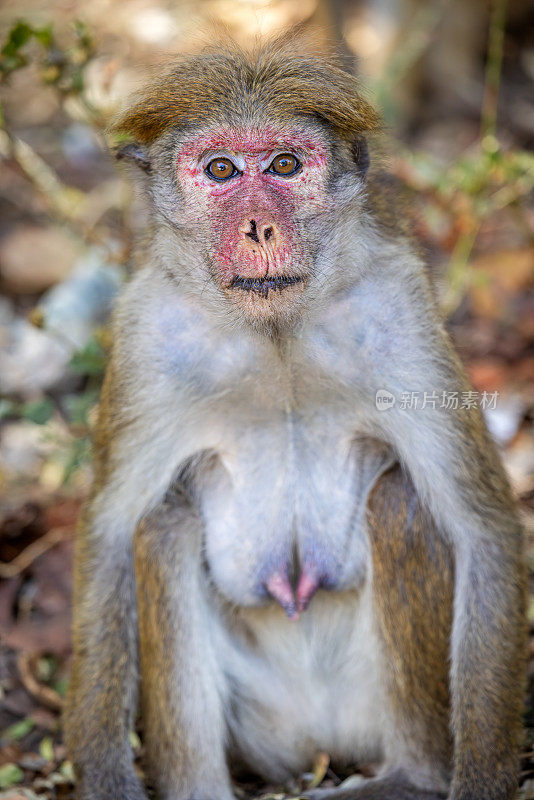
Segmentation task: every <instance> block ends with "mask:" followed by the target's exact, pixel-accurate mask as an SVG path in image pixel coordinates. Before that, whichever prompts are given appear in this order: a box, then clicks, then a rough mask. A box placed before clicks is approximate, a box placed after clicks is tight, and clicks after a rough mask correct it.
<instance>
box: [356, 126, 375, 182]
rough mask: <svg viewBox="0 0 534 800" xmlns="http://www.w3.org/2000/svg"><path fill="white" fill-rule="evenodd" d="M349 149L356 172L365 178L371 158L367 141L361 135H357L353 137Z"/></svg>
mask: <svg viewBox="0 0 534 800" xmlns="http://www.w3.org/2000/svg"><path fill="white" fill-rule="evenodd" d="M351 151H352V158H353V159H354V163H355V164H356V166H357V167H358V172H359V173H360V174H361V176H362V178H365V176H366V174H367V170H368V169H369V164H370V162H371V159H370V156H369V148H368V147H367V142H366V140H365V139H364V137H363V136H360V135H357V136H355V137H354V139H353V141H352V147H351Z"/></svg>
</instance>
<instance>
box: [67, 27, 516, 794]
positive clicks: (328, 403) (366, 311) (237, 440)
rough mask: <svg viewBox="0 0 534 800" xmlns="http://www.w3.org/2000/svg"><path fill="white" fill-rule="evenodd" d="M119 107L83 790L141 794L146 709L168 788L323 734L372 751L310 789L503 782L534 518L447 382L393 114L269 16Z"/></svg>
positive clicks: (79, 552)
mask: <svg viewBox="0 0 534 800" xmlns="http://www.w3.org/2000/svg"><path fill="white" fill-rule="evenodd" d="M114 130H115V131H117V132H120V134H121V137H122V138H121V143H120V144H119V147H118V150H117V157H118V158H120V159H122V160H123V161H124V162H126V163H127V164H129V165H132V168H133V167H136V168H137V169H136V170H135V172H136V173H137V174H138V175H139V178H140V181H141V185H142V187H143V191H144V194H145V196H146V199H147V203H148V204H149V208H150V212H151V223H150V226H149V231H148V234H147V238H146V240H145V241H144V243H142V244H140V251H139V253H140V254H139V266H138V269H137V270H136V271H135V273H134V275H133V277H132V278H131V280H130V281H129V283H128V284H127V285H126V287H125V289H124V291H123V293H122V296H121V299H120V301H119V303H118V306H117V308H116V310H115V316H114V321H113V346H112V352H111V356H110V361H109V366H108V368H107V372H106V376H105V380H104V385H103V390H102V397H101V401H100V406H99V420H98V423H97V426H96V431H95V435H94V459H95V479H94V486H93V489H92V493H91V496H90V498H89V500H88V502H87V505H86V507H85V509H84V511H83V514H82V519H81V523H80V528H79V535H78V538H77V545H76V557H75V586H74V623H73V640H74V648H73V649H74V658H73V668H72V676H71V681H70V685H69V690H68V698H67V703H66V714H65V738H66V744H67V749H68V752H69V756H70V758H71V759H72V763H73V766H74V770H75V774H76V779H77V797H78V800H104V799H105V800H143V798H146V796H147V795H146V786H145V785H144V782H143V780H142V779H141V777H140V776H139V774H138V772H137V771H136V770H135V768H134V764H133V759H132V750H131V747H130V743H129V732H130V730H131V729H132V727H133V725H134V721H135V715H136V714H137V712H138V711H139V712H140V719H141V725H142V734H143V742H144V752H145V769H146V777H147V779H148V784H149V786H152V787H153V788H154V789H155V790H156V793H157V797H158V798H160V800H235V793H234V790H233V788H232V787H233V784H232V776H233V775H235V774H236V771H238V770H239V769H241V768H243V767H244V768H246V769H248V770H251V771H252V772H254V773H255V774H256V775H258V777H259V778H260V779H265V780H268V781H270V782H276V783H284V782H287V781H289V780H290V779H291V778H292V777H294V776H296V775H298V774H301V773H302V772H303V771H305V770H307V769H309V768H310V766H311V764H312V763H313V759H314V756H315V755H316V753H317V752H319V751H325V752H327V753H329V755H330V756H331V759H332V763H333V764H335V765H340V767H343V765H351V764H359V765H365V764H374V765H376V768H375V769H374V771H373V775H372V777H366V778H362V780H361V782H359V783H358V785H352V786H350V785H347V786H345V787H343V786H335V787H333V788H325V787H322V788H321V787H317V788H314V789H310V790H308V791H307V792H304V793H303V796H305V797H306V798H310V800H312V799H313V800H327V798H332V800H438V799H439V798H449V800H507V799H508V798H512V797H513V796H514V792H515V789H516V786H517V781H518V745H519V741H520V736H521V710H522V695H523V683H524V681H523V673H524V651H525V572H524V569H525V568H524V558H523V535H522V530H521V525H520V522H519V519H518V514H517V511H516V508H515V505H514V500H513V497H512V493H511V489H510V487H509V484H508V482H507V478H506V477H505V474H504V471H503V468H502V466H501V463H500V460H499V456H498V453H497V451H496V448H495V446H494V444H493V443H492V441H491V440H490V437H489V434H488V432H487V430H486V427H485V424H484V421H483V417H482V414H481V410H480V408H479V407H478V405H477V404H473V403H465V404H463V406H464V407H462V404H460V406H458V407H454V405H453V404H451V403H449V402H441V400H440V398H445V397H448V396H449V394H451V393H452V394H454V393H456V394H457V395H459V396H460V397H461V396H462V393H463V392H466V393H468V392H470V385H469V383H468V381H467V378H466V376H465V374H464V371H463V368H462V366H461V364H460V361H459V358H458V356H457V354H456V352H455V350H454V348H453V345H452V343H451V341H450V338H449V336H448V334H447V333H446V331H445V327H444V323H443V320H442V319H441V317H440V313H439V311H438V306H437V303H436V299H435V293H434V291H433V289H432V287H431V285H430V281H429V277H428V272H427V269H426V267H425V264H424V262H423V260H422V259H421V257H420V255H419V254H418V253H417V249H416V247H414V245H413V243H412V239H411V237H410V235H409V233H407V232H406V230H405V229H404V227H405V226H404V225H403V222H404V219H403V218H402V217H403V212H402V211H400V210H396V208H395V206H394V205H393V204H392V203H393V201H392V199H391V197H390V192H389V191H388V190H387V182H386V181H384V180H382V179H381V177H380V174H381V167H380V165H379V163H378V159H377V158H376V157H375V156H374V155H373V153H375V154H376V149H377V146H378V145H379V140H380V133H381V122H380V117H379V115H378V113H377V112H376V111H375V110H374V109H373V107H372V105H371V104H370V103H369V102H368V101H367V99H365V97H364V94H363V92H362V90H361V88H360V85H359V82H358V80H357V79H356V78H355V77H353V76H352V75H350V74H349V73H347V72H345V71H344V70H343V68H342V67H341V66H340V65H339V64H338V63H337V62H336V61H335V60H334V59H333V58H331V57H327V56H322V55H320V54H311V53H306V52H299V49H298V47H296V46H295V44H294V42H292V41H291V40H289V41H287V40H281V41H278V42H274V43H270V44H267V45H263V46H261V47H259V49H256V50H254V51H251V52H247V51H243V50H240V49H239V48H237V46H235V47H234V46H228V47H226V46H221V47H220V48H215V49H212V50H206V51H202V52H200V53H198V54H195V55H190V56H184V57H183V58H180V59H177V60H176V62H175V63H173V64H172V65H171V67H170V69H169V70H168V71H167V72H165V73H164V74H162V75H161V76H160V77H159V78H157V80H156V81H155V82H154V83H153V84H151V85H150V86H149V88H148V89H146V90H145V91H144V92H142V93H141V94H140V95H139V96H138V97H136V98H135V99H134V100H132V101H131V102H130V104H129V105H128V106H127V107H126V108H125V110H124V111H123V112H122V114H121V115H120V116H119V118H118V120H117V121H116V123H115V127H114ZM399 208H400V207H399ZM408 393H410V395H411V394H412V393H415V394H418V395H419V396H420V397H425V398H426V399H427V401H428V402H425V403H420V404H419V405H418V406H417V405H416V406H414V405H412V404H410V403H407V402H404V401H403V398H405V396H406V394H408ZM466 396H467V395H466ZM380 397H386V399H388V402H387V403H386V404H385V406H384V404H381V403H380V402H379V398H380Z"/></svg>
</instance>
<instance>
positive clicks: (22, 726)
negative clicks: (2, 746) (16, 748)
mask: <svg viewBox="0 0 534 800" xmlns="http://www.w3.org/2000/svg"><path fill="white" fill-rule="evenodd" d="M34 727H35V722H34V721H33V719H32V718H31V717H26V718H25V719H21V720H19V722H14V723H13V725H10V726H9V728H6V729H5V730H4V731H3V732H2V733H1V734H0V739H9V740H10V741H12V742H16V741H18V740H19V739H23V738H24V737H25V736H26V734H28V733H29V732H30V731H31V730H33V728H34Z"/></svg>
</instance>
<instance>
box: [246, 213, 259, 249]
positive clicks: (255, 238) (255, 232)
mask: <svg viewBox="0 0 534 800" xmlns="http://www.w3.org/2000/svg"><path fill="white" fill-rule="evenodd" d="M247 236H248V237H249V238H250V239H252V241H253V242H257V243H258V244H259V241H260V240H259V239H258V228H257V225H256V220H255V219H251V220H250V230H249V231H247Z"/></svg>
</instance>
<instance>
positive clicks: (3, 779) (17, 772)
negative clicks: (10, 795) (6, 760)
mask: <svg viewBox="0 0 534 800" xmlns="http://www.w3.org/2000/svg"><path fill="white" fill-rule="evenodd" d="M23 777H24V773H23V772H22V770H21V769H20V767H17V765H16V764H3V765H2V766H1V767H0V789H9V787H10V786H14V785H15V784H16V783H20V781H21V780H22V779H23Z"/></svg>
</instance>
